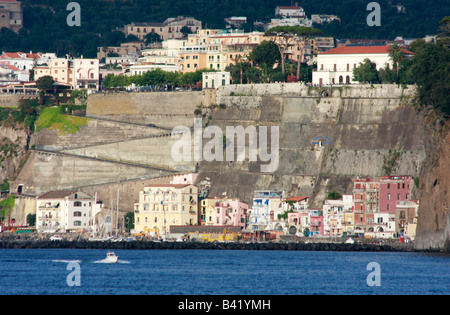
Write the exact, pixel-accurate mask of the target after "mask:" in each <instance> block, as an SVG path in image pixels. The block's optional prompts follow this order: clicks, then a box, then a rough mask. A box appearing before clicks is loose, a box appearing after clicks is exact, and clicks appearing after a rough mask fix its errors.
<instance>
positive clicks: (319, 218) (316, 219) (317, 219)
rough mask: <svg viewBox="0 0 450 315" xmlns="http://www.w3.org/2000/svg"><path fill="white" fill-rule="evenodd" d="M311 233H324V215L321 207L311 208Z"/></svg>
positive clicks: (314, 234)
mask: <svg viewBox="0 0 450 315" xmlns="http://www.w3.org/2000/svg"><path fill="white" fill-rule="evenodd" d="M309 234H310V236H319V235H323V215H322V210H320V209H311V210H309Z"/></svg>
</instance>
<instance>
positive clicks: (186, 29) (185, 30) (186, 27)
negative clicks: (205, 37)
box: [180, 25, 192, 38]
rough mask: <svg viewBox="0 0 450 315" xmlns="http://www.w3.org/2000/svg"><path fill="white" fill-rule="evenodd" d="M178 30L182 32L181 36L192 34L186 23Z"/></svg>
mask: <svg viewBox="0 0 450 315" xmlns="http://www.w3.org/2000/svg"><path fill="white" fill-rule="evenodd" d="M180 32H181V33H182V34H183V38H187V37H188V34H192V31H191V29H190V28H189V27H188V26H186V25H185V26H183V27H182V28H181V29H180Z"/></svg>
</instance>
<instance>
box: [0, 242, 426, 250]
mask: <svg viewBox="0 0 450 315" xmlns="http://www.w3.org/2000/svg"><path fill="white" fill-rule="evenodd" d="M0 248H3V249H45V248H60V249H63V248H66V249H208V250H295V251H355V252H357V251H363V252H364V251H367V252H410V251H417V250H415V249H414V246H413V244H411V243H406V244H405V243H392V244H389V243H378V244H377V243H363V242H361V243H353V244H351V243H345V242H313V241H306V242H305V241H302V242H239V241H237V242H198V241H187V242H176V241H89V240H80V241H66V240H61V241H47V240H21V239H14V240H0ZM431 252H432V251H431Z"/></svg>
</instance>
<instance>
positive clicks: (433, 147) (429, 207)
mask: <svg viewBox="0 0 450 315" xmlns="http://www.w3.org/2000/svg"><path fill="white" fill-rule="evenodd" d="M432 120H433V119H432V118H430V119H429V121H430V122H429V123H428V126H429V127H428V128H427V129H426V130H427V140H428V141H427V143H426V145H425V147H426V152H427V157H426V159H425V160H424V162H423V164H422V168H421V172H420V183H419V198H420V206H419V220H418V225H417V236H416V242H415V243H416V245H415V246H416V248H417V249H439V250H445V251H447V252H449V251H450V121H447V124H446V125H444V126H441V125H440V124H437V126H438V127H434V126H435V125H434V124H433V123H432V122H431V121H432Z"/></svg>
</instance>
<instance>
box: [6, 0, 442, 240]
mask: <svg viewBox="0 0 450 315" xmlns="http://www.w3.org/2000/svg"><path fill="white" fill-rule="evenodd" d="M18 4H20V2H17V1H0V5H3V6H4V7H3V11H4V12H3V11H2V14H4V13H5V14H6V13H8V14H9V15H10V21H14V23H13V22H11V24H8V23H7V22H6V20H4V18H3V17H2V19H0V26H3V27H6V28H10V29H11V30H13V31H15V32H18V31H19V30H20V25H21V23H22V22H21V21H22V19H23V12H22V11H21V9H20V5H19V6H17V5H18ZM397 9H399V10H401V9H402V8H401V7H400V8H397ZM6 11H7V12H6ZM274 12H275V15H276V18H275V19H271V21H270V23H262V22H255V25H257V26H258V29H259V30H260V31H252V32H245V31H244V30H243V29H240V28H241V26H242V25H243V24H245V23H247V18H246V17H245V16H231V17H229V18H227V19H226V23H227V28H225V29H210V28H206V27H204V25H203V23H202V21H199V20H196V19H195V18H193V17H188V16H177V17H168V18H167V19H166V20H165V21H164V22H162V23H157V22H152V21H139V22H138V21H136V22H133V23H130V24H127V25H123V26H117V29H116V31H119V32H122V33H123V34H124V35H125V36H126V38H127V39H133V40H130V41H128V42H124V43H122V44H120V46H117V47H112V46H111V47H98V48H97V58H84V57H83V56H76V57H75V56H70V55H67V56H58V55H57V53H56V52H33V51H30V52H21V51H15V52H11V51H9V52H7V51H3V52H2V54H1V55H0V89H1V94H0V100H1V102H2V104H1V106H3V107H18V106H19V105H20V104H21V102H22V101H23V100H24V99H38V98H39V99H41V97H42V95H45V94H53V96H55V95H57V96H58V100H57V103H56V102H55V103H56V104H53V105H59V104H60V102H61V103H66V102H67V101H68V100H69V98H70V96H71V95H72V94H74V92H75V91H77V90H83V91H85V92H86V95H87V96H89V95H93V94H99V93H109V92H111V93H117V92H121V93H125V92H153V91H159V92H165V91H180V93H181V92H182V91H183V90H193V89H200V90H201V89H203V90H207V89H217V88H220V87H223V86H226V85H230V84H233V83H239V84H245V83H244V82H243V77H242V75H243V74H242V73H243V70H242V69H243V68H239V67H241V65H242V64H243V62H251V61H252V58H255V56H254V55H252V52H254V50H255V49H256V47H258V46H259V45H261V44H263V43H265V42H272V43H275V44H276V45H277V47H278V48H279V49H280V50H281V49H282V52H281V56H282V58H281V59H282V60H281V62H274V66H273V68H278V67H283V71H284V70H285V67H286V69H289V71H291V75H290V76H289V77H291V80H292V81H291V82H297V81H306V80H305V77H304V78H303V80H302V79H301V78H300V74H299V73H300V64H305V67H311V69H312V71H311V79H310V82H306V83H305V84H307V85H308V86H327V87H333V86H345V85H353V84H361V83H371V81H370V80H366V79H360V78H358V77H357V76H356V75H355V70H356V69H357V68H359V67H361V66H362V65H363V63H364V62H365V60H367V59H369V61H370V62H371V63H372V64H373V67H374V69H377V70H380V69H386V70H389V71H396V72H397V78H398V71H399V59H397V60H394V59H393V57H392V55H393V50H392V47H395V49H397V52H400V53H401V55H402V57H401V58H403V59H404V60H408V59H409V60H411V59H412V58H413V56H414V53H413V52H412V51H411V50H410V49H409V46H410V45H411V43H413V42H414V40H416V39H412V38H403V37H402V36H400V35H399V36H398V37H397V38H394V39H386V40H371V39H351V38H350V39H338V38H333V37H325V36H321V35H319V34H308V35H305V36H303V37H301V38H300V39H298V38H297V40H292V41H288V40H286V38H287V37H286V36H285V34H281V33H278V34H277V33H270V32H269V30H270V29H272V28H276V27H285V26H290V27H312V26H314V25H322V24H324V23H330V22H332V21H340V18H339V16H337V15H331V14H327V13H326V12H324V13H321V14H311V13H312V12H305V10H304V9H303V8H302V7H300V6H298V4H295V5H292V6H277V7H276V8H274ZM15 16H17V17H15ZM422 40H423V41H424V42H431V43H434V42H435V40H436V36H435V35H430V36H426V37H425V38H423V39H422ZM284 41H285V42H284ZM283 45H284V46H283ZM285 58H286V60H285ZM285 62H286V64H284V63H285ZM293 66H295V67H296V68H295V67H293ZM233 69H234V70H235V71H232V70H233ZM236 69H238V70H237V71H236ZM239 69H240V70H239ZM295 69H296V70H295ZM159 70H162V71H164V72H165V73H166V72H170V73H174V74H178V75H185V74H189V73H195V72H197V71H200V70H201V71H203V73H202V76H201V77H200V78H199V80H198V81H196V82H190V83H183V81H178V82H174V81H167V80H166V81H164V80H161V81H159V83H152V82H150V83H149V82H145V83H143V84H139V83H136V82H138V81H133V82H132V81H123V82H126V83H120V82H119V80H117V82H119V83H117V82H115V83H114V80H115V79H119V78H124V77H125V78H129V79H130V80H133V79H136V80H138V76H144V75H145V74H146V73H150V72H152V71H159ZM263 70H264V69H263ZM263 70H261V73H262V71H263ZM266 70H267V69H266ZM296 71H297V75H295V72H296ZM283 74H284V72H283ZM261 76H262V75H261ZM48 77H50V78H51V79H52V83H51V84H52V88H46V89H44V91H43V90H42V88H40V87H39V82H40V81H42V79H44V78H48ZM289 77H288V80H289ZM264 80H266V79H264ZM255 81H256V79H255ZM255 81H253V82H255ZM130 82H132V83H130ZM246 82H247V83H253V82H252V79H251V76H250V75H248V76H247V77H246ZM267 82H269V77H267ZM270 82H278V81H277V80H276V79H274V81H270ZM49 90H51V91H52V92H51V93H50V92H49ZM75 105H86V102H85V99H83V100H81V99H77V100H76V101H75ZM66 110H67V109H66ZM82 112H83V111H82ZM84 114H86V112H85V108H84ZM151 127H154V125H153V126H151ZM41 148H42V147H41ZM321 149H322V148H321V143H318V144H317V145H316V147H314V148H313V149H312V150H319V151H320V150H321ZM197 176H198V174H197V173H195V172H193V173H180V174H177V175H174V176H173V178H171V180H170V183H165V184H157V183H156V184H153V185H147V186H143V187H142V188H141V189H140V190H139V200H138V201H137V202H136V203H134V205H132V208H133V209H134V211H132V212H130V213H128V214H124V213H120V215H119V205H118V201H117V204H116V208H114V207H113V206H110V205H107V204H103V203H102V201H101V200H98V199H97V197H96V196H92V195H89V194H86V193H84V192H83V191H82V189H64V190H53V191H49V192H47V193H45V194H42V195H37V196H32V199H33V198H34V200H35V204H34V208H33V206H31V208H30V209H32V210H31V211H29V212H28V215H29V216H31V217H33V216H34V220H31V222H33V221H34V224H33V225H30V224H29V222H26V221H25V219H19V218H14V217H11V216H10V215H9V216H6V217H2V218H1V219H2V221H1V225H0V228H1V230H0V231H3V232H5V231H12V232H16V233H21V231H22V232H23V231H37V232H39V233H52V234H53V233H69V232H75V233H86V234H88V235H89V237H92V238H99V237H114V236H116V237H119V236H123V237H125V236H130V235H131V236H135V237H136V236H137V237H151V238H155V239H161V238H165V239H166V238H173V237H175V238H178V239H187V238H191V239H194V238H195V239H202V240H205V241H230V240H233V241H236V240H241V239H243V240H264V241H276V240H282V239H289V237H291V238H293V237H295V238H331V239H333V238H340V237H352V238H367V239H368V238H374V239H397V240H401V242H408V241H412V240H414V238H415V235H416V226H417V220H418V208H419V203H420V202H419V200H416V199H415V198H414V189H416V188H417V182H416V180H417V179H416V178H415V177H413V176H411V175H409V174H396V175H393V174H392V175H386V176H377V177H373V178H369V177H358V176H354V178H353V184H354V186H353V193H352V194H344V193H342V192H339V191H329V192H328V195H327V196H324V198H323V200H324V201H323V203H322V206H321V207H312V206H311V205H312V204H313V203H312V200H310V196H303V195H289V194H287V193H285V192H284V191H282V190H273V189H272V187H266V188H265V190H255V191H254V195H253V201H252V202H249V203H246V202H244V201H243V200H239V199H238V198H235V197H234V196H232V195H228V194H227V193H226V192H224V194H223V195H221V196H211V195H210V194H209V193H208V192H209V188H210V185H209V183H208V182H204V181H203V182H200V183H197ZM22 186H23V185H22ZM22 186H18V187H11V188H10V190H5V191H4V192H3V191H2V193H3V194H5V196H8V195H11V194H16V195H18V196H20V195H26V193H25V192H23V191H22V188H23V187H22ZM28 197H30V196H28ZM119 197H120V192H119V191H117V199H119ZM130 206H131V205H130ZM29 216H28V217H29Z"/></svg>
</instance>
